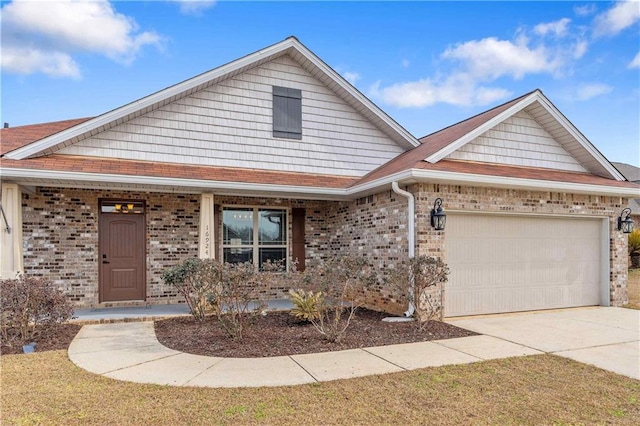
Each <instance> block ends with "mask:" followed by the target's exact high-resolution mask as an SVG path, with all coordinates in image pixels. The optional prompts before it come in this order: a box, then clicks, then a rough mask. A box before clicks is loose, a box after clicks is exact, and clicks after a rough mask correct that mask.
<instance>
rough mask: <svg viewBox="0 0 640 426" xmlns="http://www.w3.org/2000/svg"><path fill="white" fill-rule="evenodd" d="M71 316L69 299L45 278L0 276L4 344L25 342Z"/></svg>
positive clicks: (0, 306) (0, 311)
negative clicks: (3, 277) (0, 277)
mask: <svg viewBox="0 0 640 426" xmlns="http://www.w3.org/2000/svg"><path fill="white" fill-rule="evenodd" d="M71 318H73V305H72V304H71V301H70V300H69V299H67V297H66V296H65V295H64V294H63V292H62V291H61V290H60V289H58V288H57V287H56V286H55V285H54V284H53V283H52V282H51V281H50V280H48V279H46V278H39V277H31V276H28V275H25V274H20V275H18V277H17V278H14V279H0V321H1V322H0V327H1V328H2V340H3V343H4V344H5V345H7V344H8V343H10V342H12V341H20V342H21V343H26V342H28V341H29V340H31V339H33V338H34V337H35V336H36V335H39V334H45V333H47V332H49V331H51V329H52V328H53V327H55V326H56V325H58V324H60V323H63V322H66V321H68V320H70V319H71Z"/></svg>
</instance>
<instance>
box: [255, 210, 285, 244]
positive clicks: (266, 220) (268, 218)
mask: <svg viewBox="0 0 640 426" xmlns="http://www.w3.org/2000/svg"><path fill="white" fill-rule="evenodd" d="M258 218H259V219H258V242H259V244H260V245H283V244H286V243H287V213H286V211H284V210H267V209H260V213H259V216H258Z"/></svg>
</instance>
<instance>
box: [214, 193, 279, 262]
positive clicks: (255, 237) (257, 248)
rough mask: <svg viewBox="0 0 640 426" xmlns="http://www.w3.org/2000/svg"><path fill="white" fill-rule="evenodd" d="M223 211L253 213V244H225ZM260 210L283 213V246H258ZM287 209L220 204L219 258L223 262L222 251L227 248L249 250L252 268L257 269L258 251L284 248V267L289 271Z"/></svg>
mask: <svg viewBox="0 0 640 426" xmlns="http://www.w3.org/2000/svg"><path fill="white" fill-rule="evenodd" d="M225 210H251V211H252V213H253V242H252V243H251V244H226V243H225V236H224V211H225ZM260 210H279V211H283V212H284V213H285V218H286V222H287V223H286V226H285V233H286V234H285V238H284V240H285V241H284V243H283V244H260V229H259V221H260ZM290 210H291V209H290V208H289V207H282V206H261V205H245V204H222V205H221V206H220V218H221V220H220V228H221V229H220V256H221V257H220V258H221V259H222V261H224V249H227V248H244V249H246V248H251V249H252V256H253V262H252V263H253V266H254V267H256V268H259V266H260V249H261V248H284V249H285V258H284V259H285V266H286V269H287V271H289V256H290V250H291V249H290V247H289V245H290V238H291V235H290V234H291V232H290V230H289V227H290V226H291V212H290Z"/></svg>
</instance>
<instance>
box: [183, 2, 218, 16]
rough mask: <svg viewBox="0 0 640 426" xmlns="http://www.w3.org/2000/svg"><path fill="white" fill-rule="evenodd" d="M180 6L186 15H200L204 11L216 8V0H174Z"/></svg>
mask: <svg viewBox="0 0 640 426" xmlns="http://www.w3.org/2000/svg"><path fill="white" fill-rule="evenodd" d="M173 1H174V2H176V3H179V4H180V12H181V13H182V14H184V15H200V14H201V13H202V12H203V11H204V10H206V9H209V8H210V7H213V6H215V4H216V2H215V0H173Z"/></svg>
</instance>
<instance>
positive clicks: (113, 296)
mask: <svg viewBox="0 0 640 426" xmlns="http://www.w3.org/2000/svg"><path fill="white" fill-rule="evenodd" d="M145 241H146V239H145V221H144V203H142V202H130V201H122V202H120V201H118V202H112V201H102V202H101V208H100V253H99V259H100V302H119V301H127V300H145V296H146V295H145V290H146V285H145V270H146V268H145V253H146V250H145Z"/></svg>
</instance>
